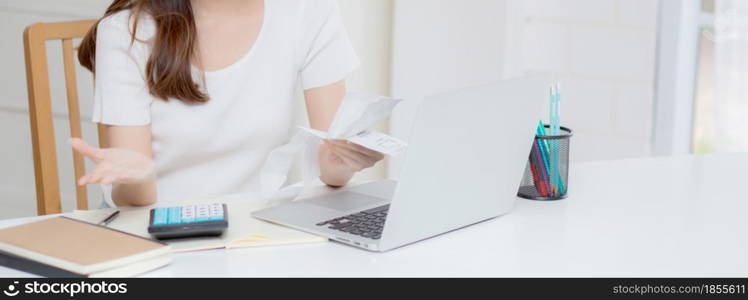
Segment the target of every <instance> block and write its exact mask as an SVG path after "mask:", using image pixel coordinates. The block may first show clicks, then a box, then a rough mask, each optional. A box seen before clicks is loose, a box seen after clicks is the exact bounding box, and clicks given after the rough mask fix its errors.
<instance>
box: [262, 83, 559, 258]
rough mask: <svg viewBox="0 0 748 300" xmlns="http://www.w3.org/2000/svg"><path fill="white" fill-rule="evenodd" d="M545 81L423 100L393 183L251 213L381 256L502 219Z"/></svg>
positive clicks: (526, 150) (496, 85)
mask: <svg viewBox="0 0 748 300" xmlns="http://www.w3.org/2000/svg"><path fill="white" fill-rule="evenodd" d="M549 83H550V81H549V80H547V79H541V78H523V79H513V80H506V81H501V82H497V83H493V84H489V85H484V86H478V87H472V88H465V89H460V90H456V91H452V92H448V93H444V94H440V95H435V96H431V97H426V98H425V99H424V101H423V102H422V103H421V105H420V108H419V111H418V113H417V114H416V117H415V119H414V124H413V129H412V132H411V136H410V139H409V143H408V144H409V145H408V149H407V151H406V153H405V154H404V155H405V157H404V161H403V164H402V169H401V173H400V177H399V181H398V182H397V183H395V182H394V181H392V180H382V181H377V182H373V183H369V184H365V185H362V186H357V187H354V188H351V189H345V190H341V191H338V192H334V193H332V194H327V195H325V196H321V197H316V198H309V199H303V200H298V201H293V202H288V203H285V204H281V205H277V206H274V207H270V208H266V209H263V210H260V211H257V212H255V213H253V216H254V217H256V218H259V219H262V220H266V221H270V222H274V223H278V224H281V225H286V226H289V227H292V228H296V229H299V230H303V231H306V232H310V233H313V234H317V235H321V236H325V237H328V238H330V239H332V240H335V241H339V242H343V243H346V244H349V245H353V246H356V247H360V248H363V249H367V250H371V251H387V250H390V249H393V248H397V247H401V246H404V245H407V244H410V243H414V242H417V241H420V240H423V239H426V238H429V237H433V236H435V235H439V234H442V233H445V232H448V231H452V230H455V229H458V228H461V227H465V226H468V225H471V224H474V223H477V222H481V221H484V220H487V219H491V218H494V217H497V216H499V215H502V214H505V213H507V212H509V211H510V210H511V209H512V207H513V205H514V200H515V199H516V194H517V189H518V187H519V184H520V181H521V179H522V174H523V171H524V167H525V164H526V162H527V157H528V155H529V153H530V149H531V146H532V141H533V137H534V132H535V128H536V126H537V124H538V120H539V118H540V117H541V114H542V111H543V110H542V105H543V103H545V100H546V99H547V95H548V86H549Z"/></svg>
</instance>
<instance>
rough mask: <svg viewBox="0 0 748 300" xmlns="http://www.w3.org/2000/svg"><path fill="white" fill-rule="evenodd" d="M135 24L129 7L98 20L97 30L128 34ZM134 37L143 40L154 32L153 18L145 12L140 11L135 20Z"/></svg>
mask: <svg viewBox="0 0 748 300" xmlns="http://www.w3.org/2000/svg"><path fill="white" fill-rule="evenodd" d="M134 26H135V16H134V14H133V12H132V10H131V9H125V10H121V11H118V12H116V13H114V14H111V15H109V16H106V17H104V18H102V19H101V21H99V25H98V27H97V30H99V31H104V32H107V33H109V34H122V35H127V36H130V35H131V34H132V29H133V28H134ZM137 26H138V28H137V31H136V39H137V40H141V41H145V40H148V39H150V38H151V37H152V36H153V35H154V34H155V26H154V23H153V19H152V18H151V17H150V15H148V14H147V13H145V12H143V13H140V14H139V16H138V22H137Z"/></svg>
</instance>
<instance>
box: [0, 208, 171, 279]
mask: <svg viewBox="0 0 748 300" xmlns="http://www.w3.org/2000/svg"><path fill="white" fill-rule="evenodd" d="M0 243H3V244H7V245H8V246H4V248H3V251H4V252H6V253H9V254H12V255H14V256H18V257H23V258H24V259H27V260H32V261H36V262H38V263H41V264H44V265H54V266H55V267H56V268H65V269H66V270H67V271H69V272H81V273H85V272H84V271H81V270H79V269H80V268H81V267H82V268H84V269H85V268H90V267H92V266H99V268H101V267H106V269H109V268H117V267H119V266H121V265H123V264H126V263H133V262H136V261H139V260H142V259H147V258H150V256H149V255H145V254H147V253H151V252H154V251H158V250H159V249H161V248H164V247H168V246H167V245H166V244H163V243H160V242H157V241H153V240H150V239H146V238H143V237H139V236H136V235H133V234H129V233H126V232H122V231H119V230H114V229H111V228H107V227H103V226H98V225H94V224H90V223H86V222H82V221H78V220H74V219H71V218H66V217H56V218H50V219H45V220H41V221H37V222H31V223H27V224H22V225H18V226H14V227H8V228H4V229H0ZM0 246H1V245H0ZM144 255H145V257H142V258H141V257H139V256H144ZM123 259H124V261H123ZM117 261H119V263H114V264H112V265H106V264H109V263H113V262H117ZM105 265H106V266H105ZM67 266H70V268H68V267H67ZM76 268H78V269H76ZM76 270H78V271H76ZM98 271H100V270H93V269H92V270H91V272H93V273H95V272H98Z"/></svg>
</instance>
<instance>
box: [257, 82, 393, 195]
mask: <svg viewBox="0 0 748 300" xmlns="http://www.w3.org/2000/svg"><path fill="white" fill-rule="evenodd" d="M400 101H401V100H400V99H393V98H387V97H382V96H374V95H366V94H361V93H348V94H347V95H346V97H345V99H343V101H342V103H341V104H340V107H339V108H338V111H337V113H336V114H335V119H333V121H332V124H330V128H329V130H328V132H324V131H319V130H315V129H311V128H306V127H300V128H301V130H299V132H297V133H296V134H294V136H293V137H291V140H290V141H289V142H288V143H287V144H285V145H283V146H281V147H279V148H276V149H275V150H273V151H272V152H270V155H269V156H268V159H267V160H266V161H265V164H264V165H263V167H262V170H261V173H260V183H261V185H262V197H263V199H265V200H266V201H268V202H273V201H283V200H291V199H294V198H296V196H298V195H299V194H300V193H301V192H302V190H303V189H304V188H305V187H306V186H309V185H310V184H311V182H312V181H313V180H315V179H316V178H318V177H319V175H320V171H319V158H318V156H319V146H320V144H321V143H322V140H323V139H343V140H348V141H351V142H353V143H356V144H358V145H361V146H364V147H366V148H369V149H372V150H375V151H379V152H381V153H384V154H388V155H396V154H398V153H400V152H402V151H403V150H404V149H405V147H406V146H407V144H406V143H405V142H403V141H401V140H399V139H396V138H394V137H391V136H388V135H386V134H384V133H380V132H371V131H368V129H369V128H370V127H371V126H374V125H375V124H376V123H377V122H379V121H380V120H382V119H384V118H386V117H387V116H389V115H390V114H391V113H392V110H393V109H394V108H395V105H397V104H398V103H399V102H400ZM302 151H303V152H302ZM300 152H301V153H303V157H302V176H303V182H302V184H299V183H296V184H290V185H287V186H284V184H285V183H286V181H287V180H288V173H289V171H290V170H291V168H292V167H293V163H294V159H295V158H296V155H297V154H298V153H300Z"/></svg>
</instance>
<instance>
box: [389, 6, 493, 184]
mask: <svg viewBox="0 0 748 300" xmlns="http://www.w3.org/2000/svg"><path fill="white" fill-rule="evenodd" d="M505 4H506V1H504V0H462V1H454V0H408V1H395V2H394V12H393V33H392V72H391V77H390V80H391V88H392V95H393V96H394V97H398V98H403V99H404V100H405V101H403V103H401V104H399V107H398V108H397V109H396V110H395V113H394V114H393V116H392V118H391V122H390V133H391V134H393V135H394V136H397V137H400V138H403V139H407V137H408V131H409V130H410V125H411V122H412V117H413V115H414V113H415V109H416V107H417V106H418V104H419V103H420V101H421V100H422V99H423V96H425V95H429V94H434V93H439V92H444V91H448V90H451V89H455V88H459V87H465V86H472V85H478V84H482V83H487V82H491V81H495V80H499V79H501V78H503V69H504V64H503V63H504V50H503V49H504V43H505V18H504V16H505V15H506V13H507V12H506V7H505ZM388 171H389V172H388V175H389V176H390V177H393V178H396V177H397V173H398V171H399V160H398V159H393V160H392V161H391V164H390V168H389V169H388Z"/></svg>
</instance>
